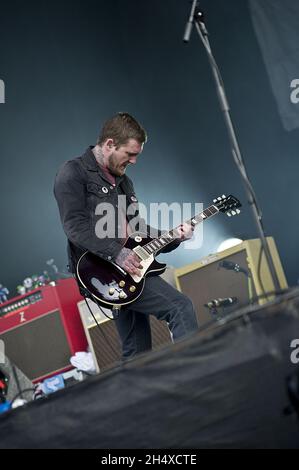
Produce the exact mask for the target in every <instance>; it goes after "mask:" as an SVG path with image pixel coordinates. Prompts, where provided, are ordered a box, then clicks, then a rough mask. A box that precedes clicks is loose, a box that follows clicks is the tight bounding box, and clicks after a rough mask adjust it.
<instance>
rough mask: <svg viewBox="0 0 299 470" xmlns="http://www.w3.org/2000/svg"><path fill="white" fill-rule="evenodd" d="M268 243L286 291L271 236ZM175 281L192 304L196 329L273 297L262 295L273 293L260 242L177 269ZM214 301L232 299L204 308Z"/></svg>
mask: <svg viewBox="0 0 299 470" xmlns="http://www.w3.org/2000/svg"><path fill="white" fill-rule="evenodd" d="M267 240H268V244H269V248H270V252H271V255H272V258H273V262H274V266H275V269H276V273H277V276H278V278H279V282H280V287H281V288H282V289H283V288H287V281H286V278H285V275H284V272H283V268H282V265H281V262H280V258H279V255H278V252H277V249H276V245H275V242H274V240H273V238H272V237H268V238H267ZM175 278H176V284H177V288H178V289H179V290H180V291H181V292H183V293H184V294H186V295H187V296H188V297H190V299H191V300H192V301H193V304H194V307H195V310H196V314H197V319H198V323H199V326H203V325H204V324H205V323H208V322H210V321H211V320H212V319H213V318H215V317H216V318H219V317H222V316H224V315H226V314H228V313H231V312H232V311H233V310H236V309H237V308H240V307H242V306H244V305H245V304H248V303H249V302H255V301H256V302H258V303H260V304H263V303H265V302H267V301H268V300H270V299H271V298H273V295H272V296H271V295H269V296H268V297H267V296H264V294H265V293H267V292H273V291H274V285H273V281H272V278H271V275H270V270H269V267H268V264H267V261H266V258H265V254H264V252H263V251H262V250H261V242H260V239H254V240H247V241H244V242H243V243H241V244H239V245H237V246H235V247H233V248H230V249H228V250H225V251H222V252H220V253H215V254H212V255H209V256H207V257H205V258H203V259H201V260H200V261H198V262H195V263H192V264H190V265H188V266H184V267H182V268H180V269H176V270H175ZM217 299H231V300H232V302H233V303H231V304H230V303H229V301H227V305H226V306H221V307H219V308H217V307H216V308H212V307H210V308H209V307H207V306H206V305H208V304H209V303H211V302H212V301H213V300H217ZM210 305H211V304H210Z"/></svg>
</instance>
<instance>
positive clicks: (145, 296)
mask: <svg viewBox="0 0 299 470" xmlns="http://www.w3.org/2000/svg"><path fill="white" fill-rule="evenodd" d="M149 315H154V316H155V317H156V318H157V319H158V320H165V321H166V322H167V323H168V327H169V330H170V332H171V335H172V339H173V341H176V340H178V339H181V338H183V337H185V336H187V335H188V334H190V333H192V332H194V331H196V330H197V328H198V325H197V319H196V314H195V311H194V307H193V304H192V302H191V300H190V299H189V298H188V297H187V296H185V295H184V294H182V293H181V292H179V291H177V290H176V289H175V288H174V287H172V286H171V285H170V284H168V283H167V282H166V281H164V279H161V277H159V276H154V277H149V278H147V279H146V281H145V286H144V290H143V292H142V294H141V296H140V297H139V298H138V299H137V300H136V301H135V302H134V303H132V304H131V305H129V306H127V307H125V308H124V307H122V308H121V310H120V312H119V315H118V318H117V319H116V320H115V323H116V327H117V330H118V333H119V336H120V339H121V342H122V350H123V358H124V359H125V358H129V357H132V356H135V355H136V354H138V353H141V352H144V351H147V350H149V349H151V347H152V340H151V330H150V324H149Z"/></svg>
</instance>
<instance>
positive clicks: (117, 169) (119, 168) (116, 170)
mask: <svg viewBox="0 0 299 470" xmlns="http://www.w3.org/2000/svg"><path fill="white" fill-rule="evenodd" d="M111 157H112V158H111ZM111 157H110V161H109V171H110V173H112V174H113V175H116V176H121V175H123V174H124V173H125V171H126V168H127V163H123V164H121V165H119V164H118V163H117V161H115V159H114V156H113V155H112V156H111Z"/></svg>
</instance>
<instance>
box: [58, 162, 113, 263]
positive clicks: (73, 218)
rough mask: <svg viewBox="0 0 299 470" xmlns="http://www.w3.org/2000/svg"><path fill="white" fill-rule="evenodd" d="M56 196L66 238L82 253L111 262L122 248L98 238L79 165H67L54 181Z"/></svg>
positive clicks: (68, 163) (70, 163)
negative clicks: (85, 252) (88, 252)
mask: <svg viewBox="0 0 299 470" xmlns="http://www.w3.org/2000/svg"><path fill="white" fill-rule="evenodd" d="M54 195H55V198H56V201H57V204H58V208H59V213H60V218H61V222H62V226H63V229H64V232H65V234H66V236H67V238H68V239H69V240H70V241H71V242H72V243H73V244H74V245H76V246H78V247H79V248H81V249H82V250H88V251H91V252H92V253H94V254H96V255H98V256H100V257H102V258H105V259H108V260H111V259H113V258H115V257H116V256H117V254H118V253H119V251H120V250H121V248H122V245H121V243H120V241H119V240H111V239H103V240H102V239H100V238H98V237H97V236H96V233H95V227H94V226H93V218H92V215H91V214H90V211H89V209H88V207H87V195H86V185H85V180H84V177H83V175H82V174H81V170H80V168H79V165H78V164H77V163H76V162H75V161H69V162H66V163H65V164H64V165H63V166H62V168H61V169H60V170H59V172H58V173H57V175H56V178H55V184H54Z"/></svg>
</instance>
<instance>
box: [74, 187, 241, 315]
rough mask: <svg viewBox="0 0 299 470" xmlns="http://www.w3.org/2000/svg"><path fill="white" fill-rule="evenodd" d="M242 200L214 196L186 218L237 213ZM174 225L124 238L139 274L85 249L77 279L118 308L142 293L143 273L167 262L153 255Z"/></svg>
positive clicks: (101, 300) (102, 301)
mask: <svg viewBox="0 0 299 470" xmlns="http://www.w3.org/2000/svg"><path fill="white" fill-rule="evenodd" d="M240 207H241V203H240V201H238V199H236V198H235V197H234V196H227V197H226V196H221V197H218V198H217V199H214V200H213V204H212V205H211V206H209V207H208V208H207V209H205V210H204V211H203V212H201V213H200V214H198V215H196V216H195V217H193V218H192V219H191V220H188V221H187V223H188V224H189V225H192V226H193V227H195V226H196V225H197V224H199V223H201V222H203V221H204V220H207V219H209V218H210V217H213V216H214V215H216V214H218V213H219V212H223V213H225V214H227V215H228V216H233V215H237V214H239V213H240V209H239V208H240ZM177 229H178V227H177V228H174V229H172V230H170V231H169V232H166V233H163V234H162V235H161V236H159V237H158V238H151V237H149V236H148V235H147V234H144V233H140V232H134V233H132V234H131V235H130V236H129V237H128V238H127V240H126V243H125V245H124V247H125V248H129V249H130V250H133V251H134V252H135V253H136V254H137V256H138V257H139V258H140V260H141V261H140V264H141V265H142V269H140V271H141V276H137V275H133V274H129V273H127V272H126V271H125V270H124V269H123V268H121V267H120V266H118V265H117V264H116V263H113V262H111V261H106V260H104V259H102V258H99V257H98V256H96V255H94V254H93V253H90V252H89V251H86V252H85V253H83V255H82V256H81V258H80V259H79V261H78V263H77V279H78V281H79V283H80V284H81V285H82V287H83V288H85V289H86V290H87V291H88V292H89V293H90V294H91V297H92V298H93V299H94V301H95V302H97V303H99V304H100V305H102V306H103V307H106V308H120V307H121V306H123V305H128V304H130V303H132V302H134V301H135V300H136V299H137V298H138V297H139V296H140V295H141V293H142V291H143V288H144V283H145V277H146V276H153V275H159V274H162V273H163V272H164V271H165V269H166V264H164V263H159V262H158V261H156V260H155V256H156V255H158V254H159V252H160V251H161V250H162V248H164V247H165V246H166V245H168V244H169V243H171V242H172V241H173V240H175V239H176V238H177V237H178V232H177Z"/></svg>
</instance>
